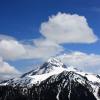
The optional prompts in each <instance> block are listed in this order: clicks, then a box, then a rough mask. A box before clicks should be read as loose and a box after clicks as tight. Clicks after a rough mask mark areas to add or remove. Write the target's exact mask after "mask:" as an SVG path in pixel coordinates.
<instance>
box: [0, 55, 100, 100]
mask: <svg viewBox="0 0 100 100" xmlns="http://www.w3.org/2000/svg"><path fill="white" fill-rule="evenodd" d="M60 59H61V58H59V57H54V58H50V59H49V60H48V61H47V62H45V63H44V64H43V65H42V66H40V68H38V69H36V70H32V71H30V72H28V73H25V74H23V75H22V76H21V77H17V78H14V79H10V80H8V81H4V82H1V84H0V85H12V86H13V87H15V86H21V87H25V86H27V87H31V86H33V84H40V83H41V82H42V81H44V80H46V79H47V78H49V77H50V76H53V75H59V74H60V73H62V72H64V71H66V72H74V73H76V74H74V75H75V76H73V78H75V80H76V79H77V81H78V82H79V83H81V84H84V82H85V81H83V80H82V79H81V77H79V75H81V76H83V77H85V78H86V79H87V80H88V82H89V84H90V85H91V87H92V88H93V94H94V95H95V97H96V98H97V100H100V99H99V98H98V95H97V93H98V90H99V87H100V76H99V75H95V74H92V73H86V72H82V71H80V70H78V69H76V68H74V67H73V66H69V67H68V66H66V65H64V64H63V63H62V62H61V60H60ZM78 74H79V75H78Z"/></svg>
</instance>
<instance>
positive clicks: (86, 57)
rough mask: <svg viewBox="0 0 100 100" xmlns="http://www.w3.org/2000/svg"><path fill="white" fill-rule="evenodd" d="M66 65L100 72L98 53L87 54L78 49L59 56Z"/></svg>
mask: <svg viewBox="0 0 100 100" xmlns="http://www.w3.org/2000/svg"><path fill="white" fill-rule="evenodd" d="M59 57H60V58H62V62H63V63H65V64H66V65H67V66H74V67H78V68H80V69H83V70H85V71H86V70H87V71H92V72H98V73H100V55H97V54H93V53H92V54H87V53H83V52H79V51H75V52H71V53H68V54H65V55H61V56H59Z"/></svg>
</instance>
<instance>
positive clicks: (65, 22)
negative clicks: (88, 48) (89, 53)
mask: <svg viewBox="0 0 100 100" xmlns="http://www.w3.org/2000/svg"><path fill="white" fill-rule="evenodd" d="M40 32H41V33H42V35H43V36H44V37H46V38H47V39H49V40H52V41H55V42H56V43H59V44H62V43H94V42H96V41H97V40H98V37H97V36H96V35H95V34H94V32H93V30H92V28H91V27H89V25H88V23H87V20H86V18H85V17H84V16H79V15H77V14H66V13H60V12H59V13H58V14H57V15H52V16H51V17H49V20H48V21H47V22H43V23H42V24H41V28H40Z"/></svg>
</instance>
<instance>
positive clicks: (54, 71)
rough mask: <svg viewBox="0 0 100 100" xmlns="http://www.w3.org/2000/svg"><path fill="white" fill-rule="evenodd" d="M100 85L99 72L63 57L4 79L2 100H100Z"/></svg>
mask: <svg viewBox="0 0 100 100" xmlns="http://www.w3.org/2000/svg"><path fill="white" fill-rule="evenodd" d="M99 87H100V76H99V75H94V74H91V73H85V72H82V71H79V70H77V69H75V68H72V67H66V66H65V65H64V64H63V63H62V62H61V61H60V59H59V58H50V59H49V60H48V61H47V62H45V63H44V64H43V65H42V66H40V68H38V69H36V70H32V71H30V72H28V73H25V74H23V75H22V76H21V77H18V78H14V79H11V80H7V81H4V82H1V84H0V93H2V94H1V95H0V98H1V99H0V100H18V99H21V100H51V99H52V100H100V98H99V96H100V94H99V93H100V89H99ZM11 93H13V95H12V94H11ZM4 98H6V99H4ZM9 98H10V99H9Z"/></svg>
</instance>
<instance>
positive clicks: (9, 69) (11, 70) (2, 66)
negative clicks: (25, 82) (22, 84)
mask: <svg viewBox="0 0 100 100" xmlns="http://www.w3.org/2000/svg"><path fill="white" fill-rule="evenodd" d="M0 73H5V74H19V73H20V72H19V71H18V70H17V69H16V68H15V67H14V66H11V65H10V64H8V63H7V62H5V61H4V60H3V59H2V57H0Z"/></svg>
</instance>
